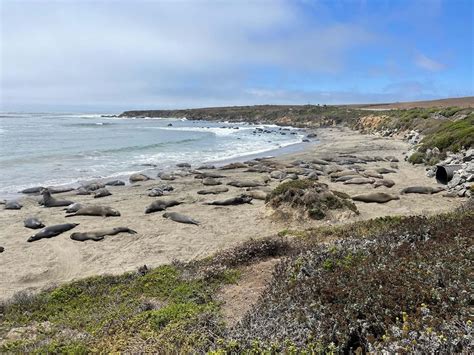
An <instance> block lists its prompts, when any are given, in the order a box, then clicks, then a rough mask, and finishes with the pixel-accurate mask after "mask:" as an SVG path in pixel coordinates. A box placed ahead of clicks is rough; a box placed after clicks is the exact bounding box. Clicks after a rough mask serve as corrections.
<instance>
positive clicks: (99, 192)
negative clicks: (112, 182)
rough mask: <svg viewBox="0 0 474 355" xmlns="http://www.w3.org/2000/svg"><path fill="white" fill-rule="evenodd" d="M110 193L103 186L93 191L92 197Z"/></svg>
mask: <svg viewBox="0 0 474 355" xmlns="http://www.w3.org/2000/svg"><path fill="white" fill-rule="evenodd" d="M110 195H112V193H111V192H110V191H109V190H107V189H106V188H105V187H103V188H100V189H98V190H96V191H94V198H100V197H105V196H110Z"/></svg>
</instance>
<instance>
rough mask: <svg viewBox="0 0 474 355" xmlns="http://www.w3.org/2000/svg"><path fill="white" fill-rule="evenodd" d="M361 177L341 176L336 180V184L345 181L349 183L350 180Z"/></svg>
mask: <svg viewBox="0 0 474 355" xmlns="http://www.w3.org/2000/svg"><path fill="white" fill-rule="evenodd" d="M358 176H359V175H346V176H341V177H338V178H337V179H336V180H334V182H344V181H348V180H350V179H355V178H356V177H358Z"/></svg>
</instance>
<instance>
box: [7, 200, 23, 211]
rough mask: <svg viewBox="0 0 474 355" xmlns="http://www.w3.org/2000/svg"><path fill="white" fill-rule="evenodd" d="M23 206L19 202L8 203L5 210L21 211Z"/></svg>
mask: <svg viewBox="0 0 474 355" xmlns="http://www.w3.org/2000/svg"><path fill="white" fill-rule="evenodd" d="M22 207H23V205H22V204H21V203H20V202H18V201H6V202H5V209H6V210H21V208H22Z"/></svg>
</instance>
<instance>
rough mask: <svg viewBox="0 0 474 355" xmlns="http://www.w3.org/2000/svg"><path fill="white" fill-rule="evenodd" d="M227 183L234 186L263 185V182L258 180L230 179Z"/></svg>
mask: <svg viewBox="0 0 474 355" xmlns="http://www.w3.org/2000/svg"><path fill="white" fill-rule="evenodd" d="M227 185H229V186H234V187H256V186H263V185H264V184H263V183H262V182H259V181H231V182H228V183H227Z"/></svg>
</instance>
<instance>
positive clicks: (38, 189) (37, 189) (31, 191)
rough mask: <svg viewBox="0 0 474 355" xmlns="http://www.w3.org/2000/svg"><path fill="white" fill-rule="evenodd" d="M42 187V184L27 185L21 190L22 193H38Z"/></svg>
mask: <svg viewBox="0 0 474 355" xmlns="http://www.w3.org/2000/svg"><path fill="white" fill-rule="evenodd" d="M43 189H44V187H43V186H35V187H29V188H27V189H24V190H21V191H20V193H22V194H39V193H40V192H41V191H42V190H43Z"/></svg>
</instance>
